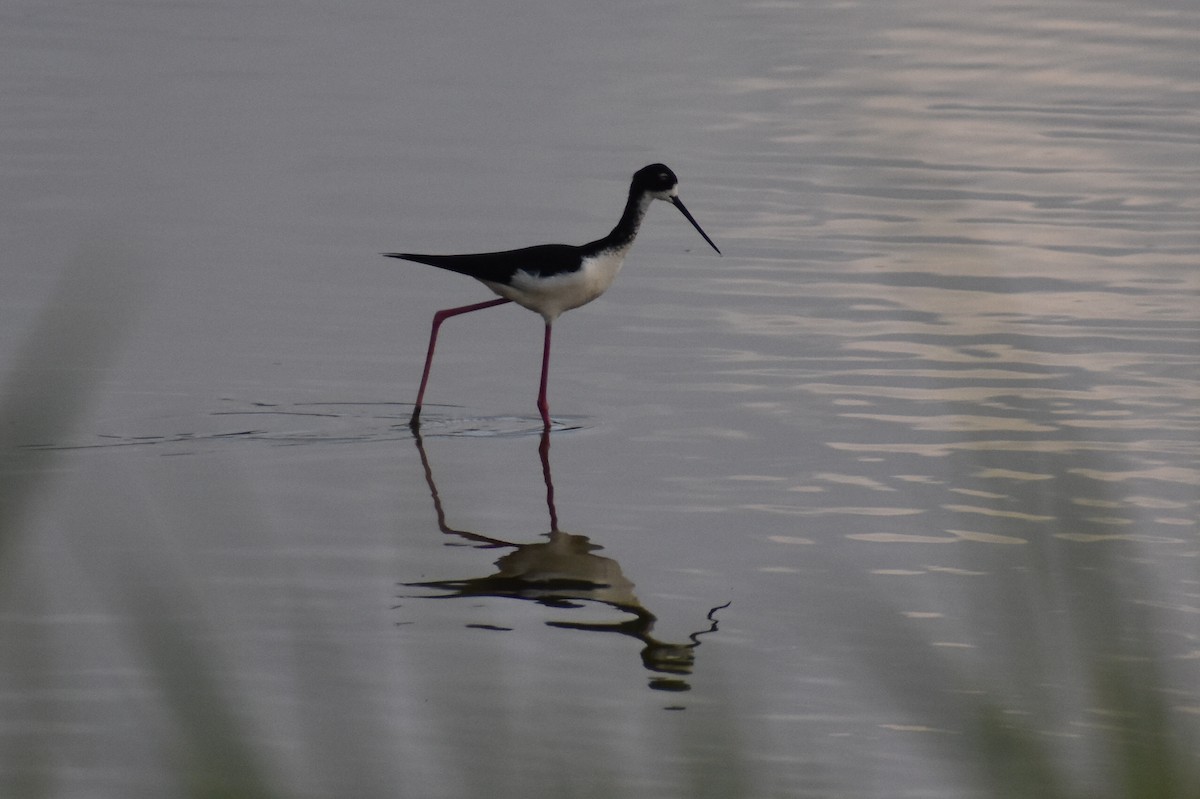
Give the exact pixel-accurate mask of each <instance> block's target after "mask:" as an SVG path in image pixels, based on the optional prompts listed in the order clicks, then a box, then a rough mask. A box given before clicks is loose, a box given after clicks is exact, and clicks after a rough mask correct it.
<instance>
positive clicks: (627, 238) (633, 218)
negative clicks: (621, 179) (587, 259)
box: [593, 191, 654, 250]
mask: <svg viewBox="0 0 1200 799" xmlns="http://www.w3.org/2000/svg"><path fill="white" fill-rule="evenodd" d="M652 202H654V198H653V197H652V196H650V195H649V194H647V193H646V192H643V191H639V192H633V191H631V192H630V193H629V200H628V201H626V203H625V211H624V212H623V213H622V214H621V219H620V221H619V222H617V226H616V227H614V228H613V229H612V232H611V233H609V234H608V235H607V236H605V237H604V238H602V239H600V240H599V241H596V242H593V245H594V246H595V247H596V249H597V250H621V249H625V248H627V247H628V246H629V245H630V244H633V239H634V237H635V236H637V232H638V228H639V227H641V226H642V220H643V219H645V218H646V211H647V210H649V208H650V203H652Z"/></svg>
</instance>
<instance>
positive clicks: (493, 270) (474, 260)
mask: <svg viewBox="0 0 1200 799" xmlns="http://www.w3.org/2000/svg"><path fill="white" fill-rule="evenodd" d="M384 255H386V256H387V257H389V258H401V259H403V260H405V261H415V262H416V263H419V264H428V265H429V266H436V267H438V268H439V269H448V270H450V271H451V272H458V273H459V274H460V275H467V276H468V277H473V278H476V279H478V280H486V281H488V282H490V283H508V282H509V281H511V280H512V276H513V275H514V274H515V273H516V272H517V270H521V271H524V272H528V273H529V274H531V275H539V276H541V277H549V276H551V275H559V274H564V273H567V272H574V271H575V270H577V269H579V267H580V265H581V264H582V262H583V259H582V257H581V256H580V248H578V247H572V246H571V245H569V244H539V245H536V246H534V247H522V248H521V249H519V250H505V251H503V252H481V253H469V254H465V255H422V254H420V253H411V252H385V253H384Z"/></svg>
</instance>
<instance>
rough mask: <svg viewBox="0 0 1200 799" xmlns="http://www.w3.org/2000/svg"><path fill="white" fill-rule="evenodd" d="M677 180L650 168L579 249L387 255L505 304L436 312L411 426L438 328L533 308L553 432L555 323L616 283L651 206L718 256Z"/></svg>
mask: <svg viewBox="0 0 1200 799" xmlns="http://www.w3.org/2000/svg"><path fill="white" fill-rule="evenodd" d="M678 192H679V179H678V178H677V177H675V173H674V172H672V171H671V170H670V169H668V168H667V167H666V166H664V165H662V164H651V165H650V166H647V167H643V168H642V169H639V170H638V171H637V172H635V173H634V175H633V182H632V183H631V184H630V185H629V200H628V201H627V202H626V203H625V212H624V213H622V214H621V221H619V222H617V226H616V227H614V228H613V229H612V232H611V233H609V234H608V235H607V236H605V237H604V238H602V239H597V240H596V241H593V242H589V243H588V244H584V245H581V246H572V245H570V244H540V245H537V246H535V247H524V248H522V249H519V250H506V251H504V252H485V253H472V254H469V255H420V254H417V253H409V252H387V253H384V255H385V256H387V257H389V258H402V259H404V260H406V261H416V262H417V263H421V264H429V265H430V266H436V267H439V268H441V269H449V270H450V271H451V272H458V273H459V274H463V275H467V276H469V277H473V278H475V279H476V280H478V281H479V282H481V283H483V285H485V286H487V287H488V288H489V289H491V290H492V291H494V292H495V293H496V294H499V295H500V299H497V300H489V301H488V302H480V303H476V304H474V305H464V306H462V307H459V308H447V309H445V310H443V311H438V312H437V313H435V314H434V315H433V330H432V332H431V333H430V335H429V351H428V353H427V354H426V355H425V371H424V372H423V373H422V375H421V388H420V389H419V390H418V391H417V404H416V407H415V408H413V414H412V419H411V420H410V422H409V423H410V424H411V425H412V426H413V427H416V426H417V425H419V424H420V418H421V403H422V402H423V401H424V399H425V386H426V384H427V383H428V382H429V367H430V365H431V364H432V363H433V349H434V346H435V345H436V344H437V334H438V328H440V327H441V325H442V322H444V321H446V320H447V319H449V318H450V317H451V316H458V315H459V314H464V313H470V312H471V311H479V310H482V309H484V308H491V307H493V306H496V305H503V304H504V303H506V302H515V303H516V304H517V305H520V306H522V307H525V308H528V309H529V310H531V311H534V312H536V313H538V314H541V316H542V318H543V319H544V320H546V335H545V341H544V343H543V345H542V381H541V387H540V389H539V390H538V400H537V406H538V410H539V411H540V412H541V414H542V422H543V423H544V425H545V426H546V428H549V427H550V405H549V403H548V402H547V401H546V375H547V373H548V371H549V368H550V328H551V325H553V324H554V320H556V319H558V317H559V316H560V315H561V314H562V313H563V312H564V311H569V310H571V309H572V308H578V307H579V306H581V305H584V304H585V303H589V302H591V301H592V300H594V299H596V298H597V297H599V296H600V295H601V294H603V293H604V292H605V290H606V289H608V287H609V286H611V285H612V282H613V280H615V279H616V277H617V273H618V272H619V271H621V264H622V263H624V261H625V255H626V254H627V253H628V252H629V248H630V246H631V245H632V244H633V239H634V237H635V236H637V232H638V227H639V226H640V225H641V224H642V219H643V218H644V217H645V216H646V211H647V209H649V207H650V203H651V202H653V201H654V200H665V201H666V202H669V203H671V204H673V205H674V206H675V207H676V208H678V209H679V210H680V212H681V213H683V215H684V216H685V217H686V218H687V220H688V221H689V222H691V223H692V225H693V226H694V227H695V228H696V230H698V231H699V232H700V235H701V236H703V237H704V240H705V241H707V242H708V243H709V245H710V246H711V247H712V248H713V249H714V250H716V251H717V253H718V254H719V253H720V252H721V251H720V250H719V249H717V245H716V244H713V240H712V239H710V238H709V237H708V234H707V233H705V232H704V229H703V228H701V227H700V224H699V223H698V222H697V221H696V220H695V219H694V218H693V217H692V215H691V214H690V213H689V212H688V209H687V207H686V206H685V205H684V204H683V201H682V200H680V199H679V193H678Z"/></svg>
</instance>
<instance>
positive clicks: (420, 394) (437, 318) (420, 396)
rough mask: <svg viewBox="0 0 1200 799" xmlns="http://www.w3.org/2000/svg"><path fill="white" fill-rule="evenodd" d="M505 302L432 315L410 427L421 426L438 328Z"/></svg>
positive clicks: (478, 305)
mask: <svg viewBox="0 0 1200 799" xmlns="http://www.w3.org/2000/svg"><path fill="white" fill-rule="evenodd" d="M506 302H512V300H507V299H504V298H503V297H501V298H500V299H498V300H488V301H487V302H477V303H475V304H474V305H463V306H461V307H459V308H447V309H446V310H444V311H438V312H437V313H435V314H434V315H433V330H432V332H430V334H429V352H428V353H426V355H425V371H424V372H422V373H421V388H420V390H419V391H417V405H416V407H415V408H413V412H412V418H411V419H409V420H408V424H409V426H411V427H417V426H418V425H420V424H421V404H422V403H423V402H424V401H425V386H426V385H428V383H429V367H430V366H432V365H433V348H434V347H436V346H437V334H438V328H440V327H441V326H442V322H445V321H446V320H447V319H449V318H450V317H451V316H458V315H459V314H464V313H470V312H471V311H482V310H483V309H484V308H491V307H493V306H496V305H503V304H504V303H506Z"/></svg>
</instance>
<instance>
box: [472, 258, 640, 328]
mask: <svg viewBox="0 0 1200 799" xmlns="http://www.w3.org/2000/svg"><path fill="white" fill-rule="evenodd" d="M628 252H629V247H628V246H626V247H622V248H620V249H615V250H605V251H604V252H602V253H600V254H598V255H595V256H593V257H591V258H585V259H584V261H583V265H582V266H581V267H580V268H579V269H577V270H576V271H574V272H568V273H566V274H562V275H554V276H552V277H541V276H538V275H531V274H529V273H528V272H524V271H521V270H518V271H517V273H516V274H515V275H513V278H512V282H511V283H510V284H508V285H505V284H503V283H492V282H490V281H487V280H485V281H483V284H484V285H485V286H487V287H488V288H489V289H491V290H492V291H494V292H496V293H497V294H499V295H500V296H501V297H504V298H506V299H509V300H512V301H513V302H515V303H517V304H518V305H520V306H522V307H524V308H528V309H529V310H531V311H534V312H535V313H539V314H541V315H542V318H543V319H545V320H546V324H551V323H552V322H554V320H555V319H557V318H558V317H559V316H560V315H561V314H562V313H563V311H569V310H571V309H572V308H578V307H579V306H581V305H586V304H587V303H589V302H591V301H592V300H594V299H596V298H597V297H599V296H600V295H601V294H603V293H604V292H605V291H607V290H608V287H609V286H611V285H612V284H613V281H614V280H616V279H617V273H618V272H620V271H621V265H622V264H623V263H625V254H626V253H628Z"/></svg>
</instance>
